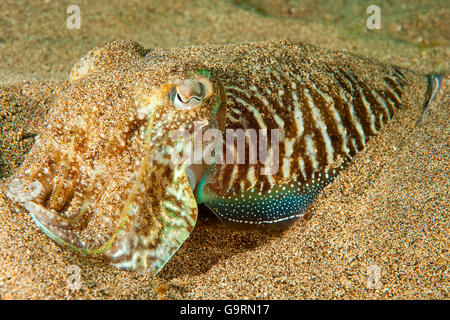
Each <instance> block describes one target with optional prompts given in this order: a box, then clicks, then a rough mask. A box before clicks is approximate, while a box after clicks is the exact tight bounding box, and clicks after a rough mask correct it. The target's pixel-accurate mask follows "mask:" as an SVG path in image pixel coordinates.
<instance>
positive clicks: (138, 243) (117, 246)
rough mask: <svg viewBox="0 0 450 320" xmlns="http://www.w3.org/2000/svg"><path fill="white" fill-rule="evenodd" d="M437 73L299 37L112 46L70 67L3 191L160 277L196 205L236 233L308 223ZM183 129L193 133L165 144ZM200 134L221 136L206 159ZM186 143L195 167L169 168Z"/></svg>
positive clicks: (428, 96) (45, 224)
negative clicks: (325, 194) (331, 187)
mask: <svg viewBox="0 0 450 320" xmlns="http://www.w3.org/2000/svg"><path fill="white" fill-rule="evenodd" d="M439 81H440V80H439V77H438V76H430V77H427V76H425V75H421V74H417V73H414V72H412V71H409V70H406V69H402V68H399V67H395V66H388V65H383V64H380V63H377V62H376V61H372V60H370V59H368V58H362V57H358V56H354V55H352V54H348V53H343V52H337V51H327V50H323V49H319V48H316V47H313V46H311V45H308V44H303V43H290V42H284V41H281V42H261V43H244V44H240V45H229V46H209V47H208V46H206V47H187V48H179V49H165V50H145V49H144V48H142V47H141V46H140V45H139V44H137V43H134V42H131V41H124V42H112V43H108V44H106V45H104V46H100V47H98V48H96V49H94V50H92V51H91V52H89V53H88V54H87V55H86V56H84V57H82V58H81V59H80V61H79V62H77V63H76V64H75V66H74V67H73V69H72V72H71V78H70V84H68V85H67V86H66V87H65V88H64V89H63V90H62V92H61V93H60V95H59V96H58V97H57V98H56V100H55V106H54V108H52V110H51V113H50V115H49V117H48V122H47V127H46V128H45V129H44V131H43V132H42V134H41V135H39V137H38V138H37V141H36V143H35V145H34V146H33V148H32V149H31V151H30V153H29V154H28V156H27V158H26V160H25V162H24V163H23V165H22V166H21V168H20V169H19V171H18V172H17V173H16V175H15V177H14V179H13V180H12V182H11V183H10V184H9V185H8V191H7V196H8V198H10V199H11V200H13V201H15V202H17V204H19V205H21V206H23V207H24V208H25V209H26V210H27V211H28V212H29V213H30V214H31V216H32V217H33V220H34V222H35V223H36V224H37V225H38V226H39V227H40V228H41V229H42V230H43V231H44V232H45V233H46V234H47V235H48V236H49V237H50V238H52V239H53V240H55V241H56V242H58V243H60V244H62V245H64V246H68V247H70V248H71V249H73V250H74V251H75V252H78V253H80V254H83V255H102V256H103V257H105V258H107V259H108V260H109V261H110V262H111V263H112V264H113V265H115V266H117V267H118V268H120V269H127V270H142V269H147V268H150V269H152V270H154V271H156V272H159V270H160V269H161V268H162V267H163V266H164V265H165V263H166V262H167V261H168V260H169V259H170V258H171V257H172V256H173V255H174V253H175V252H176V251H177V250H178V248H179V247H180V246H181V244H182V243H183V242H184V241H185V240H186V239H187V238H188V236H189V234H190V233H191V232H192V230H193V228H194V226H195V223H196V220H197V211H198V210H197V204H198V203H204V204H206V206H207V207H208V208H210V209H211V210H212V211H213V212H214V213H215V214H216V215H217V216H218V217H219V218H220V220H222V221H223V222H224V223H225V224H228V225H230V226H232V227H236V228H243V229H249V228H266V227H275V228H278V227H282V226H283V227H284V226H286V225H288V224H290V223H291V222H292V221H294V220H295V219H297V218H300V217H303V216H304V215H305V213H306V209H307V208H308V207H309V206H310V204H311V203H312V202H313V200H314V199H315V198H316V196H317V194H318V193H319V192H320V191H321V190H322V189H323V188H324V187H325V186H326V185H327V184H328V183H330V182H331V181H332V180H333V179H334V178H335V177H336V176H337V175H338V174H339V172H340V171H341V170H342V169H343V168H344V167H345V166H346V165H347V164H348V163H350V162H351V160H352V158H353V157H354V156H355V155H356V154H357V153H358V152H360V151H361V150H363V149H364V147H365V145H366V143H367V141H368V140H369V138H370V137H371V136H373V135H376V134H378V133H379V132H380V131H381V130H382V129H383V127H384V126H385V125H386V124H387V123H388V122H389V120H390V119H391V118H392V117H393V116H394V114H395V112H396V111H397V110H398V109H405V108H412V109H416V110H426V107H427V105H429V104H430V102H431V101H432V100H433V98H434V96H435V94H436V92H437V90H438V88H439ZM199 122H201V123H202V126H201V127H200V129H199V128H198V127H197V128H196V127H195V123H199ZM211 128H213V129H215V131H213V132H214V133H216V134H215V135H214V134H208V133H210V132H211V131H209V132H208V131H203V130H207V129H211ZM180 129H183V130H184V132H185V133H187V135H183V137H188V138H187V139H173V133H174V132H177V130H180ZM269 129H270V134H269V132H268V130H269ZM239 130H240V131H239ZM194 131H199V132H200V134H201V135H202V137H203V142H215V143H213V144H207V143H206V144H205V148H201V150H200V155H201V156H200V157H198V156H195V149H196V148H197V145H198V143H196V141H195V139H194V141H192V139H191V135H194V136H196V134H195V132H194ZM217 132H219V134H217ZM236 132H244V133H245V134H244V136H243V139H239V137H238V139H237V140H238V143H237V145H235V144H234V137H232V139H231V141H232V143H229V141H230V139H229V136H230V134H234V135H237V134H236ZM257 132H258V133H259V135H257V134H256V133H257ZM222 135H223V137H222ZM225 136H226V137H225ZM219 138H220V139H219ZM222 138H223V140H222ZM227 138H228V139H227ZM241 138H242V137H241ZM225 139H226V141H227V143H226V144H225V145H224V144H223V143H220V142H218V141H219V140H220V141H225ZM258 140H259V141H258ZM262 140H263V141H262ZM268 140H270V142H271V143H270V147H267V142H268ZM200 141H202V139H201V138H200ZM239 142H241V144H239ZM186 145H190V146H193V149H194V157H193V158H191V157H188V158H189V159H190V160H192V161H178V162H174V161H173V155H174V154H176V153H178V152H180V150H184V149H186V148H185V147H186ZM255 145H258V146H259V147H260V148H259V149H258V151H259V152H252V151H254V150H255V149H254V148H252V147H253V146H255ZM261 146H264V147H265V148H261ZM204 149H208V151H209V153H208V155H209V157H208V158H207V159H206V158H205V155H206V153H207V152H205V150H204ZM230 149H231V150H230ZM263 149H264V151H265V152H261V151H262V150H263ZM197 151H198V150H197ZM225 154H226V159H224V158H225V156H224V155H225ZM230 154H231V156H230ZM257 155H259V159H258V157H257ZM267 160H269V161H267Z"/></svg>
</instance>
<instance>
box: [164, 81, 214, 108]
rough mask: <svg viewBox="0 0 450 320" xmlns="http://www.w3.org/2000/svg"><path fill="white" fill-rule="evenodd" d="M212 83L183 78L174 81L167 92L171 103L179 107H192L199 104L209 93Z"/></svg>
mask: <svg viewBox="0 0 450 320" xmlns="http://www.w3.org/2000/svg"><path fill="white" fill-rule="evenodd" d="M211 91H212V85H211V83H210V81H209V80H207V79H201V80H185V81H180V82H178V83H176V84H175V85H174V86H173V87H172V88H171V89H170V90H169V93H168V98H169V100H170V101H171V102H172V105H173V106H174V107H176V108H180V109H192V108H195V107H197V106H199V105H200V104H201V103H202V102H203V101H204V100H205V99H206V98H207V97H209V96H210V95H211V93H212V92H211Z"/></svg>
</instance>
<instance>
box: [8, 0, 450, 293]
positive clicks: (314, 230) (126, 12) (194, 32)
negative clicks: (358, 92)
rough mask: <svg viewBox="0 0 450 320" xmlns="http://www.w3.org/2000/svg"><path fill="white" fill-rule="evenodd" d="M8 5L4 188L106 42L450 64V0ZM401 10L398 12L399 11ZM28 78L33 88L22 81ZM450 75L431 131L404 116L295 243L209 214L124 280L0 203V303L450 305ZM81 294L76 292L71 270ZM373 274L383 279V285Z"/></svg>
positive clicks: (293, 237) (317, 209) (322, 201)
mask: <svg viewBox="0 0 450 320" xmlns="http://www.w3.org/2000/svg"><path fill="white" fill-rule="evenodd" d="M78 3H79V6H80V9H81V13H82V20H81V29H79V30H69V29H68V28H67V27H66V19H67V17H68V15H67V14H66V8H67V7H68V6H69V5H70V4H71V3H70V1H51V0H50V1H33V2H26V1H23V2H21V1H11V0H6V1H2V4H1V7H0V50H1V55H0V56H1V58H0V84H1V87H0V125H1V132H0V147H1V155H0V178H1V179H2V181H3V184H1V185H0V187H1V188H2V189H4V183H6V182H7V181H8V180H9V179H10V178H11V175H12V174H13V172H14V170H15V169H16V168H17V167H18V166H19V165H20V163H21V162H22V161H23V159H24V157H25V155H26V153H27V152H28V151H29V149H30V148H31V146H32V145H33V141H34V140H33V138H34V136H35V135H36V134H38V133H39V132H40V130H41V129H42V126H43V123H44V120H45V115H46V113H47V111H48V109H49V108H50V107H51V96H52V95H55V94H57V93H58V92H59V90H61V88H62V87H63V86H64V81H65V80H67V78H68V73H69V71H70V68H71V66H72V65H73V63H74V62H76V61H77V60H78V58H79V57H80V56H81V55H83V54H84V53H86V52H87V51H89V50H90V49H92V48H93V47H95V46H97V45H98V44H100V43H102V42H105V41H110V40H121V39H132V40H135V41H137V42H139V43H141V44H142V45H143V46H144V47H146V48H152V47H174V46H185V45H193V44H196V45H197V44H207V43H208V44H210V43H237V42H242V41H253V40H275V39H288V40H295V41H297V40H299V41H306V42H309V43H312V44H315V45H319V46H322V47H327V48H332V49H340V50H348V51H351V52H353V53H356V54H361V55H367V56H370V57H372V58H376V59H379V60H380V61H382V62H386V63H393V64H397V65H399V66H402V67H406V68H410V69H413V70H416V71H420V72H423V73H434V72H446V71H448V70H449V61H450V59H449V53H450V46H449V44H450V35H449V32H448V30H450V26H449V21H450V10H449V6H448V1H435V2H430V4H422V1H419V0H413V1H408V4H407V5H405V4H401V3H402V1H392V2H390V3H391V5H390V6H389V7H388V6H385V7H384V6H383V5H381V18H382V20H381V21H382V29H381V30H369V29H367V28H366V19H367V17H368V14H366V8H367V6H368V4H367V3H366V2H352V1H331V0H330V1H312V0H311V1H310V0H308V1H294V0H285V1H283V0H274V1H266V0H262V1H256V0H253V1H252V0H250V1H239V0H235V1H232V0H228V1H227V0H222V1H203V0H197V1H190V0H185V1H174V0H169V1H164V2H160V3H159V2H157V1H148V2H144V1H137V0H134V1H127V2H126V3H124V2H122V1H118V0H108V1H103V0H102V1H95V3H90V2H88V1H78ZM396 3H398V4H396ZM24 80H26V81H24ZM449 81H450V79H449V77H448V76H447V77H444V81H443V84H442V89H441V90H440V92H439V95H438V96H437V98H436V101H435V103H434V104H433V106H432V107H431V108H430V110H429V112H428V113H427V114H426V115H425V117H424V118H423V119H422V120H421V121H419V122H418V121H417V119H418V115H417V114H406V113H402V112H399V113H398V114H397V115H396V116H395V117H394V119H393V120H392V121H391V122H390V123H389V125H388V126H387V127H386V128H385V129H384V130H383V132H382V133H381V134H380V135H378V136H377V137H375V138H373V139H372V140H371V141H370V142H369V144H368V145H367V147H366V150H365V151H364V152H362V153H361V154H359V155H358V156H357V157H355V159H354V162H353V164H352V165H350V166H349V167H348V168H347V169H346V170H345V171H344V172H342V173H341V174H340V175H339V177H338V178H337V179H336V180H335V181H334V182H333V183H332V184H330V185H329V186H328V187H326V188H325V189H324V191H323V192H322V193H321V194H320V196H319V197H318V199H317V200H316V201H315V203H314V205H313V206H312V208H311V209H310V210H311V211H310V212H313V213H314V215H313V217H312V219H311V220H308V221H301V222H298V223H296V224H295V225H294V226H292V227H291V228H289V229H288V230H287V231H285V232H283V233H281V234H280V233H238V232H235V231H231V230H228V229H226V228H225V227H224V226H222V224H221V223H220V222H219V221H218V220H217V219H216V218H215V217H214V216H213V215H212V214H211V213H210V212H208V211H207V210H206V209H204V208H203V209H202V210H201V212H200V217H199V221H198V223H197V226H196V227H195V230H194V232H193V233H192V234H191V236H190V238H189V239H188V240H187V241H186V242H185V243H184V244H183V246H182V247H181V249H180V250H179V251H178V252H177V253H176V254H175V256H174V257H173V258H172V259H171V260H170V261H169V262H168V264H167V265H166V266H165V267H164V269H163V270H162V272H160V274H159V275H158V276H152V275H150V274H148V273H129V272H124V271H118V270H116V269H114V268H113V267H110V266H108V265H106V264H104V263H102V262H101V261H99V260H96V259H86V258H82V257H79V256H77V255H75V254H73V253H72V252H71V251H70V250H68V249H64V248H61V247H59V246H58V245H56V244H55V243H54V242H52V241H51V240H50V239H48V238H47V237H46V236H45V235H44V233H42V232H41V231H40V230H39V229H38V228H37V226H36V225H35V224H34V223H33V222H32V220H31V217H30V216H29V214H27V212H25V211H24V210H23V209H21V208H18V207H15V206H14V205H13V203H12V202H10V201H9V200H8V199H7V198H6V197H5V196H4V194H3V193H0V210H1V213H0V298H1V299H30V298H31V299H55V298H58V299H61V298H62V299H79V298H81V299H89V298H95V299H184V298H188V299H243V298H253V299H254V298H256V299H317V298H318V299H448V298H449V274H448V265H449V249H448V239H449V212H450V179H449V177H450V166H449V164H450V106H449V102H450V101H449V100H450V94H449ZM71 265H76V266H78V267H79V268H80V270H81V278H80V279H81V288H80V289H79V290H75V291H72V290H71V289H70V288H69V286H68V283H67V281H68V278H69V274H68V268H69V266H71ZM371 270H379V271H380V278H379V280H380V281H379V282H378V285H376V286H375V287H374V288H372V287H371V286H370V285H368V281H369V282H370V279H371V278H370V273H371V272H372V271H371Z"/></svg>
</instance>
